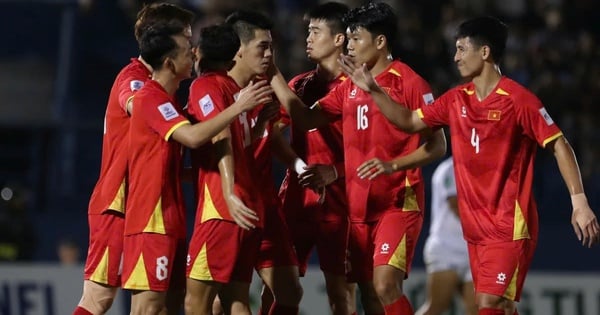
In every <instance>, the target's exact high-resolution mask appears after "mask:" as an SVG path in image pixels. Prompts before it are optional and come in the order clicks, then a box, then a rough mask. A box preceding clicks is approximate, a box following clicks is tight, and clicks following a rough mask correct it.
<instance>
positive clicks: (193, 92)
mask: <svg viewBox="0 0 600 315" xmlns="http://www.w3.org/2000/svg"><path fill="white" fill-rule="evenodd" d="M232 99H233V96H231V97H227V95H225V94H224V92H223V90H222V89H221V88H220V87H219V86H218V85H217V84H214V83H213V82H209V81H208V80H198V81H196V82H194V84H192V86H191V88H190V101H189V104H188V113H189V114H190V115H191V116H192V117H193V118H194V119H196V120H197V121H206V120H208V119H211V118H213V117H215V116H217V115H218V114H219V113H220V112H222V111H223V110H225V108H226V107H227V106H229V105H231V104H227V103H229V102H230V101H231V100H232Z"/></svg>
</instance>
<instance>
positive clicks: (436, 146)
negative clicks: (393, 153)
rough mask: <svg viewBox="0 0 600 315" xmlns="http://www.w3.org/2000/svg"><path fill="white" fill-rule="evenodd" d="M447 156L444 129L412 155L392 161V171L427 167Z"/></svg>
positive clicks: (438, 131) (432, 135)
mask: <svg viewBox="0 0 600 315" xmlns="http://www.w3.org/2000/svg"><path fill="white" fill-rule="evenodd" d="M444 154H446V136H445V135H444V131H443V130H442V129H440V130H437V131H436V132H434V133H433V134H431V136H429V137H428V138H427V141H426V142H425V143H423V144H421V145H420V146H419V147H418V148H417V149H416V150H415V151H413V152H411V153H410V154H407V155H404V156H401V157H399V158H396V159H394V160H393V161H392V169H393V170H394V171H395V172H396V171H400V170H407V169H412V168H416V167H421V166H424V165H427V164H429V163H431V162H433V161H435V160H437V159H440V158H441V157H443V156H444Z"/></svg>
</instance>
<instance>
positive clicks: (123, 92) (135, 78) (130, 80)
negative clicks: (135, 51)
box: [118, 72, 148, 112]
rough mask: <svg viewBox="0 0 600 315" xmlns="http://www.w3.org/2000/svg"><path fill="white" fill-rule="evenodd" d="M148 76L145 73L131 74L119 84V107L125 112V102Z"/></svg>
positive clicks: (141, 85) (142, 84)
mask: <svg viewBox="0 0 600 315" xmlns="http://www.w3.org/2000/svg"><path fill="white" fill-rule="evenodd" d="M147 77H148V75H147V74H145V73H137V72H131V73H129V74H128V75H126V76H125V77H123V78H122V79H121V80H120V82H119V86H118V89H119V106H121V109H122V110H123V111H125V112H127V102H128V101H129V100H131V98H132V97H133V95H134V94H135V92H137V91H138V90H139V89H141V88H142V87H143V86H144V82H146V79H147Z"/></svg>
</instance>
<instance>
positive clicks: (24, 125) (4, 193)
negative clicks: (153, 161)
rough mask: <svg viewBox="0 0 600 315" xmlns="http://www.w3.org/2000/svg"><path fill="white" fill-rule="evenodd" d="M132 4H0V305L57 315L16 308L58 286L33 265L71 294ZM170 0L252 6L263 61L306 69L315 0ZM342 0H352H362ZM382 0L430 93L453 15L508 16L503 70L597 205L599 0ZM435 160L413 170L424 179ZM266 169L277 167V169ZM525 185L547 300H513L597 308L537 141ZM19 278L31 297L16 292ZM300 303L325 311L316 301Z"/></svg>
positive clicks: (23, 0) (97, 0) (438, 83)
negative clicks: (268, 43) (570, 158)
mask: <svg viewBox="0 0 600 315" xmlns="http://www.w3.org/2000/svg"><path fill="white" fill-rule="evenodd" d="M144 2H147V1H136V0H0V28H1V29H4V32H3V35H4V40H2V42H3V43H4V44H2V49H0V100H1V101H0V197H1V198H2V199H1V200H0V314H17V313H18V314H62V312H60V311H57V310H60V309H58V308H56V307H58V306H57V305H55V304H56V303H58V304H63V303H61V302H60V301H64V300H62V299H57V300H56V301H55V302H51V303H54V304H53V306H52V307H45V308H41V306H40V308H38V306H31V305H30V306H27V305H29V304H31V303H34V302H27V299H29V300H31V301H38V302H39V301H42V297H48V301H50V300H51V298H52V296H54V298H56V296H60V294H58V293H56V292H59V291H60V290H62V289H56V288H55V289H53V288H52V287H53V286H55V285H58V283H57V280H47V281H46V280H44V281H42V282H39V281H38V280H35V279H38V277H42V278H43V276H44V275H49V274H52V275H54V276H55V277H58V276H57V275H63V274H62V273H63V272H66V273H65V274H64V277H67V278H66V279H64V280H61V281H59V282H62V281H64V282H68V283H72V284H70V285H72V286H73V288H71V289H68V290H69V291H68V292H69V294H67V295H69V296H71V295H73V296H71V297H70V298H69V299H70V300H73V301H74V302H73V303H65V304H68V305H66V309H67V310H70V308H71V307H72V306H74V305H75V303H76V302H77V299H78V298H79V294H80V291H79V290H80V287H81V270H80V265H78V264H79V263H81V262H83V260H84V259H85V252H86V249H87V216H86V215H87V202H88V199H89V196H90V193H91V190H92V188H93V185H94V184H95V181H96V179H97V176H98V170H99V167H100V155H101V140H102V126H103V116H104V110H105V105H106V100H107V98H108V93H109V90H110V86H111V84H112V81H113V78H114V76H115V75H116V73H117V72H118V71H119V70H120V68H121V67H122V66H124V65H125V64H126V63H127V62H128V60H129V58H131V57H136V56H137V47H136V43H135V40H134V38H133V22H134V19H135V14H136V12H137V11H138V10H139V8H140V7H141V5H142V4H143V3H144ZM171 2H177V3H179V4H181V5H183V6H185V7H187V8H189V9H191V10H193V11H195V12H196V13H197V22H196V25H195V26H194V29H196V30H197V29H199V28H200V27H202V26H204V25H209V24H212V23H215V22H220V21H222V19H223V17H224V16H226V15H227V14H228V13H229V12H231V11H232V10H234V9H236V8H251V9H259V10H261V11H263V12H265V13H267V14H269V16H271V17H272V18H273V19H274V20H275V22H276V28H275V30H274V32H273V33H274V34H273V35H274V40H275V49H276V59H277V61H276V62H277V63H278V65H280V68H281V69H282V71H283V72H284V74H286V76H287V77H288V78H291V76H292V75H294V74H297V73H299V72H301V71H305V70H306V69H309V68H311V64H310V63H309V62H308V61H307V60H306V58H305V52H304V45H305V34H306V27H305V24H304V23H303V21H302V15H303V12H304V10H305V9H306V8H307V7H309V6H310V5H313V4H317V3H318V1H316V0H304V1H301V0H180V1H171ZM345 2H346V3H347V4H348V5H350V6H351V7H354V6H357V5H359V4H361V3H362V1H358V0H348V1H345ZM387 2H388V3H389V4H391V5H392V6H393V7H394V8H395V9H396V12H397V14H398V30H399V41H398V43H397V47H396V49H395V53H394V55H395V57H397V58H400V59H402V60H404V61H405V62H407V63H408V64H409V65H411V66H412V67H413V68H414V69H416V70H417V72H418V73H420V74H421V75H422V76H423V77H424V78H425V79H427V80H428V81H429V82H430V84H431V85H432V87H433V88H434V90H435V92H436V93H438V95H439V93H440V92H443V91H445V90H446V89H447V88H449V87H451V86H453V85H454V84H456V83H458V82H459V81H458V80H459V79H458V77H457V73H456V71H455V68H454V65H453V62H452V56H453V47H454V42H453V38H452V36H453V33H452V32H453V30H454V28H455V26H456V25H457V23H459V22H461V21H462V20H463V19H465V18H467V17H471V16H474V15H495V16H498V17H500V18H502V19H503V20H504V21H505V22H507V23H508V24H509V26H510V38H509V42H508V48H507V55H506V58H505V60H504V63H503V66H502V70H503V72H504V74H506V75H508V76H510V77H512V78H514V79H516V80H517V81H519V82H521V83H522V84H524V85H526V86H528V87H529V88H530V89H531V90H533V91H534V92H535V93H536V94H537V95H538V96H539V97H540V98H541V100H542V101H543V103H544V104H545V106H546V108H547V109H548V111H549V113H550V114H551V115H552V117H553V119H554V121H556V122H557V123H558V124H559V126H560V127H561V128H562V129H563V131H564V132H565V134H566V135H567V138H568V139H569V140H570V142H571V143H572V145H573V147H574V148H575V150H576V153H577V156H578V159H579V162H580V166H581V169H582V173H583V176H584V180H585V187H586V192H587V195H588V198H589V199H590V204H591V206H592V208H593V209H595V210H596V212H597V214H600V163H598V160H599V159H600V117H599V114H598V111H597V110H596V109H595V108H594V107H595V106H598V104H599V103H600V58H599V57H600V43H599V40H600V23H598V22H597V21H599V20H600V1H597V0H571V1H566V0H453V1H445V0H421V1H409V0H395V1H387ZM434 167H435V165H430V166H428V167H426V168H425V174H426V177H427V178H429V177H430V176H431V173H432V171H433V169H434ZM277 171H278V172H277V173H278V174H279V175H280V174H281V168H278V170H277ZM534 189H535V194H536V196H537V201H538V205H539V212H540V224H541V231H540V240H539V244H538V249H537V252H536V256H535V259H534V262H533V266H532V270H533V271H534V273H533V276H532V277H530V278H533V280H531V281H529V280H528V282H526V289H527V288H533V290H534V291H535V292H534V293H532V294H533V295H535V294H537V295H539V296H541V297H547V298H548V299H547V300H548V301H552V302H551V304H552V305H551V306H549V308H548V311H547V312H545V311H544V312H542V311H540V307H541V306H537V304H535V303H537V302H535V303H534V302H531V303H533V304H531V303H530V301H525V302H524V303H521V307H522V308H529V309H530V311H529V312H528V311H523V310H521V314H568V315H571V314H573V315H575V314H600V284H599V283H600V270H599V269H600V267H599V266H600V264H599V262H600V251H599V249H598V248H595V249H591V250H588V249H584V248H582V246H580V245H579V244H578V242H577V240H576V238H575V235H574V233H573V231H572V228H571V226H570V224H569V222H570V209H571V207H570V200H569V196H568V193H567V191H566V189H565V187H564V184H563V183H562V179H561V177H560V174H559V172H558V168H557V167H556V165H555V161H554V159H553V157H552V156H551V155H550V154H548V153H547V152H543V151H542V150H540V152H539V154H538V158H537V164H536V168H535V187H534ZM190 193H191V190H190V187H186V194H188V196H189V194H190ZM189 209H192V208H191V207H189ZM189 218H193V213H192V212H191V211H190V212H189ZM189 221H190V223H191V222H192V220H191V219H190V220H189ZM428 222H429V221H428V220H426V222H425V224H424V226H423V227H424V228H423V231H422V237H421V242H420V245H419V248H418V249H417V253H416V257H415V259H414V262H413V265H414V267H415V269H416V270H417V272H415V274H416V276H415V277H416V278H419V277H421V278H422V274H420V273H419V272H420V271H419V270H422V267H423V259H422V255H421V253H422V244H423V241H424V239H425V236H426V234H427V232H428ZM190 226H191V224H190ZM68 248H75V249H76V250H77V249H78V250H79V256H78V257H77V256H76V257H75V258H74V260H75V261H76V264H75V267H56V265H58V264H59V261H60V260H59V254H58V252H59V249H61V251H62V252H63V254H64V252H68ZM64 255H68V254H64ZM63 260H64V261H67V260H68V259H67V258H63ZM11 268H16V269H11ZM36 268H42V269H41V270H38V269H36ZM53 268H58V269H53ZM65 268H66V270H67V271H65ZM69 268H75V269H69ZM36 270H37V271H36ZM69 270H70V271H69ZM20 277H21V278H20ZM28 277H29V278H28ZM61 277H62V276H61ZM23 279H29V280H23ZM53 279H54V278H53ZM56 279H62V278H56ZM316 279H317V280H316V281H318V279H319V278H318V274H317V278H316ZM590 279H591V280H592V281H591V282H590V281H587V282H586V281H583V280H590ZM580 280H581V281H580ZM594 280H595V281H594ZM36 281H38V282H36ZM586 283H590V284H589V286H588V285H587V284H586ZM594 283H596V284H595V285H594ZM64 284H65V283H61V284H60V285H64ZM420 285H422V283H421V284H420ZM557 285H558V287H556V286H557ZM560 285H563V287H560ZM314 287H315V288H318V287H319V284H318V283H317V284H315V286H314ZM28 288H29V289H28ZM31 288H38V289H39V292H42V293H39V294H40V295H39V296H38V295H35V294H34V298H27V296H28V295H27V294H28V293H27V292H30V291H31V290H30V289H31ZM61 288H62V287H61ZM421 289H422V288H421ZM28 290H29V291H28ZM52 290H54V291H52ZM315 290H316V289H315ZM305 291H306V290H305ZM31 292H33V291H31ZM43 292H46V293H43ZM48 292H50V293H48ZM52 292H54V293H52ZM71 292H74V293H72V294H71ZM52 294H54V295H52ZM63 295H65V294H63ZM20 298H25V302H23V301H22V300H19V299H20ZM532 300H533V299H532ZM19 301H21V302H19ZM44 301H46V299H45V298H44ZM19 303H21V304H19ZM23 303H24V304H23ZM28 303H29V304H28ZM35 303H37V302H35ZM40 303H41V302H40ZM528 304H531V306H528ZM571 305H572V307H571ZM19 307H25V309H28V311H23V309H20V308H19ZM536 308H537V309H536ZM19 309H20V311H18V310H19ZM48 312H51V313H48ZM305 313H306V314H325V313H326V309H319V310H316V311H309V312H307V311H305ZM115 314H117V313H115Z"/></svg>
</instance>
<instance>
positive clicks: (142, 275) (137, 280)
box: [123, 254, 150, 291]
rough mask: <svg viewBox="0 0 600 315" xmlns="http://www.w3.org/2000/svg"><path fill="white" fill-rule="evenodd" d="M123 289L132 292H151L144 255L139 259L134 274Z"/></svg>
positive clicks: (132, 273)
mask: <svg viewBox="0 0 600 315" xmlns="http://www.w3.org/2000/svg"><path fill="white" fill-rule="evenodd" d="M123 288H125V289H130V290H146V291H148V290H150V284H149V283H148V276H147V275H146V265H145V264H144V255H143V254H140V258H138V261H137V263H136V264H135V268H133V272H131V275H130V276H129V278H128V279H127V281H126V282H125V284H124V285H123Z"/></svg>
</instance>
